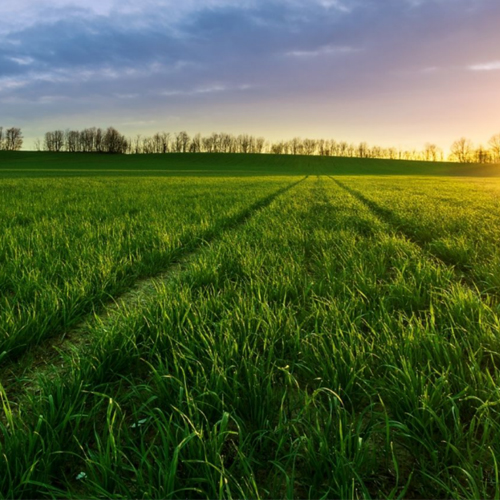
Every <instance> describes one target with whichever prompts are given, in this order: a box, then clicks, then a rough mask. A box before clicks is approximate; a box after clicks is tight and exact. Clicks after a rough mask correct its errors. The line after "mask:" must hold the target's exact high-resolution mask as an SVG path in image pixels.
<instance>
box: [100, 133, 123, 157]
mask: <svg viewBox="0 0 500 500" xmlns="http://www.w3.org/2000/svg"><path fill="white" fill-rule="evenodd" d="M102 143H103V148H102V150H103V152H105V153H110V154H117V153H124V152H125V151H126V150H127V139H126V138H125V136H123V135H121V134H120V132H118V130H116V129H115V128H113V127H108V128H107V129H106V132H105V133H104V136H103V140H102Z"/></svg>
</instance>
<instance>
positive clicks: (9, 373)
mask: <svg viewBox="0 0 500 500" xmlns="http://www.w3.org/2000/svg"><path fill="white" fill-rule="evenodd" d="M308 177H309V176H308V175H307V176H305V177H303V178H302V179H300V180H298V181H296V182H293V183H291V184H289V185H287V186H284V187H282V188H280V189H278V190H277V191H275V192H273V193H271V194H270V195H268V196H266V197H264V198H262V199H260V200H258V201H256V202H255V203H253V204H252V205H250V206H249V207H247V208H245V209H244V210H242V211H241V212H239V213H237V214H235V215H233V216H231V217H228V218H227V219H226V220H224V221H223V222H222V223H221V224H219V225H218V226H217V227H215V228H209V229H207V230H206V231H205V232H204V233H203V234H202V235H200V237H199V238H198V239H197V240H196V242H195V243H194V244H192V245H189V246H188V247H186V248H184V249H183V250H181V251H180V252H178V253H177V255H176V256H175V257H176V261H175V262H174V263H172V264H171V265H169V266H168V267H167V268H166V269H165V270H163V271H162V272H160V273H158V274H156V275H155V276H152V277H148V278H146V279H142V280H138V281H136V282H135V284H134V286H132V287H130V288H129V289H128V290H127V291H126V292H124V293H122V294H120V295H118V296H116V297H112V298H111V299H110V301H109V302H108V303H107V304H104V305H103V306H102V307H101V308H100V310H99V311H98V312H97V313H95V312H93V313H90V314H87V315H86V317H85V318H84V319H83V320H82V321H81V322H79V323H78V324H77V325H76V326H74V327H73V328H71V329H70V330H68V331H66V332H64V333H62V334H61V335H58V336H57V337H56V338H54V337H50V338H47V339H46V340H45V341H44V342H41V343H39V344H37V345H34V346H33V347H32V348H30V349H28V351H25V352H24V353H22V354H21V355H20V356H19V357H17V358H14V359H11V358H7V360H4V366H3V367H2V368H1V370H0V394H1V393H2V392H3V393H4V394H6V393H7V392H8V394H9V397H8V400H9V403H10V404H16V403H17V401H18V400H19V398H20V397H21V395H22V394H25V393H26V392H27V391H30V390H31V391H36V379H37V378H38V377H39V376H41V375H43V374H46V373H47V372H48V371H49V370H50V368H51V367H52V369H53V370H56V371H59V370H60V369H61V368H64V366H63V365H61V363H62V362H63V360H64V357H65V355H69V354H71V353H72V352H75V350H76V351H80V350H82V349H84V348H85V346H86V345H88V344H89V343H90V341H91V340H90V339H89V338H88V336H87V335H86V333H87V330H88V328H89V326H90V325H91V324H92V323H94V322H95V321H96V320H97V319H100V320H102V319H106V318H109V317H112V316H113V315H116V314H119V312H120V311H121V310H122V309H123V308H124V307H127V308H129V307H133V306H134V305H139V304H141V303H143V302H145V301H146V300H147V299H148V298H150V297H151V296H152V295H154V294H155V293H156V287H157V285H158V284H160V283H165V282H169V281H171V280H173V279H174V278H175V277H177V276H178V275H179V274H180V273H181V272H182V271H183V270H184V269H185V267H186V265H187V264H188V263H189V262H191V261H192V260H193V259H194V258H195V257H196V256H198V255H199V254H200V252H201V251H203V249H205V248H207V247H209V246H210V245H211V244H212V243H213V242H214V241H217V240H218V239H219V238H220V237H221V236H222V235H223V234H225V233H227V232H230V231H233V230H235V229H237V228H239V227H241V226H243V225H244V224H245V223H246V222H247V221H248V220H249V219H251V218H252V217H253V216H254V215H255V214H256V213H257V212H259V211H260V210H263V209H265V208H266V207H268V206H269V205H270V204H271V203H272V202H273V201H274V200H275V199H276V198H278V197H279V196H281V195H283V194H285V193H286V192H288V191H290V190H291V189H293V188H294V187H296V186H297V185H298V184H300V183H301V182H303V181H305V180H306V179H307V178H308ZM0 360H1V357H0ZM56 366H58V367H57V368H56Z"/></svg>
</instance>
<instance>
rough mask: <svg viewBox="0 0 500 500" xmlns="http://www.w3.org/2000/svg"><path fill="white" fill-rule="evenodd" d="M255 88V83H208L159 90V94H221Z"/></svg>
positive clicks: (167, 95)
mask: <svg viewBox="0 0 500 500" xmlns="http://www.w3.org/2000/svg"><path fill="white" fill-rule="evenodd" d="M252 88H253V85H249V84H244V85H208V86H205V87H197V88H194V89H188V90H180V89H174V90H164V91H162V92H159V95H161V96H164V97H173V96H190V95H203V94H220V93H222V92H232V91H245V90H250V89H252Z"/></svg>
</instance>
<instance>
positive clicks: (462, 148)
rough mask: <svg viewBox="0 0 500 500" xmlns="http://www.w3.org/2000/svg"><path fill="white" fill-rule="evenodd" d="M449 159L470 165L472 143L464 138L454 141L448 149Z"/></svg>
mask: <svg viewBox="0 0 500 500" xmlns="http://www.w3.org/2000/svg"><path fill="white" fill-rule="evenodd" d="M450 151H451V154H450V159H451V160H454V161H457V162H459V163H471V162H472V159H473V158H472V156H473V146H472V142H471V141H470V140H469V139H466V138H465V137H461V138H460V139H458V141H455V142H454V143H453V144H452V145H451V148H450Z"/></svg>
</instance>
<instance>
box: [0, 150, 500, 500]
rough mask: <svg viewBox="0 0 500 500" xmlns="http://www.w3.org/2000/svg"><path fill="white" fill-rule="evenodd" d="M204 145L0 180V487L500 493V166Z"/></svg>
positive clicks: (258, 493)
mask: <svg viewBox="0 0 500 500" xmlns="http://www.w3.org/2000/svg"><path fill="white" fill-rule="evenodd" d="M216 158H220V159H221V161H222V163H221V170H224V169H226V170H227V174H226V176H224V175H222V174H221V175H219V174H217V175H212V174H210V175H205V176H195V175H192V174H189V175H187V176H181V175H179V174H177V175H169V176H165V177H149V176H148V175H143V176H137V177H133V178H131V177H129V176H118V175H117V176H116V177H113V178H109V177H108V176H101V175H100V172H99V175H97V173H96V174H95V175H94V176H90V174H85V175H84V176H80V175H78V176H75V177H64V176H61V177H60V178H59V177H58V178H57V179H54V178H52V179H42V178H40V177H42V176H35V178H33V179H31V178H28V177H27V178H22V179H21V178H17V177H15V176H14V177H13V178H10V179H4V180H2V181H1V183H0V189H1V190H2V195H3V197H4V198H5V199H7V201H8V203H6V204H5V205H4V206H3V207H2V208H1V209H0V214H1V217H2V219H1V220H2V224H3V228H2V235H4V236H3V237H2V245H3V247H2V248H3V249H4V250H3V253H2V254H1V255H3V256H4V260H3V261H2V264H3V267H5V266H8V272H5V273H4V274H3V275H2V276H3V278H2V279H3V281H2V282H1V283H2V287H1V288H0V290H1V300H2V301H4V302H2V305H4V304H7V306H8V307H2V311H3V310H4V309H5V310H11V311H13V313H15V312H20V311H25V314H24V315H20V316H19V318H18V319H19V321H20V322H19V323H8V321H10V319H9V318H12V314H13V313H12V314H10V315H8V314H7V315H5V316H2V317H1V319H0V321H2V323H0V324H2V325H3V329H4V330H3V331H4V332H5V335H4V340H3V342H4V344H3V345H4V347H3V350H4V351H5V352H6V353H7V355H6V356H4V358H3V359H2V360H0V362H1V363H2V364H3V371H0V376H2V379H1V382H2V384H3V385H0V400H1V402H2V403H1V404H2V410H1V411H0V495H1V496H3V497H8V498H34V497H36V498H39V497H42V498H51V497H52V498H102V497H105V498H123V497H130V498H186V497H189V498H243V497H244V498H246V497H251V498H456V499H466V498H500V487H499V478H498V474H499V470H498V462H497V457H498V456H500V414H499V408H500V392H499V391H498V387H499V384H500V364H499V363H500V336H499V333H500V331H499V330H500V321H499V313H500V311H499V294H498V287H497V281H496V280H498V271H497V266H496V265H495V263H496V262H498V257H499V250H498V244H497V241H498V235H497V232H498V227H500V212H499V210H498V193H500V182H499V181H496V180H494V179H484V180H483V179H480V178H476V179H466V178H461V179H455V178H450V177H448V178H446V177H443V176H441V177H434V178H428V177H413V178H410V177H402V176H393V177H375V176H373V177H366V176H360V175H356V176H347V175H343V176H341V175H340V174H336V173H333V175H332V177H329V176H326V175H323V174H321V175H309V177H307V178H305V176H304V174H306V175H307V173H308V169H309V168H310V165H309V164H307V160H308V159H305V161H306V164H304V165H303V167H302V171H301V174H302V175H300V176H291V175H290V174H291V172H292V170H293V169H292V168H291V167H290V172H288V173H287V174H286V175H285V169H286V168H289V167H287V166H286V163H287V162H288V161H289V159H288V158H277V159H276V162H277V163H276V165H281V168H282V170H281V172H280V173H281V174H282V175H280V176H276V175H275V176H271V175H270V174H271V173H273V172H271V168H270V167H269V171H268V172H261V173H260V174H261V175H254V176H251V175H243V176H241V175H239V172H238V171H237V170H238V169H236V170H235V171H231V170H229V168H230V163H224V161H226V160H224V157H223V156H218V157H213V158H211V157H207V159H206V161H207V165H206V167H207V171H210V169H212V168H214V166H216V163H215V159H216ZM241 158H242V160H241V161H242V162H249V164H250V163H251V161H253V160H252V159H248V158H245V157H243V156H241ZM229 160H230V159H229V158H228V162H229ZM99 161H101V160H99ZM113 161H115V160H113ZM141 161H143V162H145V163H143V164H146V163H147V158H146V159H142V160H141ZM155 161H156V159H155V158H151V162H152V163H154V162H155ZM197 161H198V160H197ZM290 161H291V162H292V163H293V164H294V165H299V163H294V162H298V161H299V159H296V158H293V159H292V160H290ZM329 161H330V162H331V164H330V166H331V167H332V169H333V166H334V165H335V162H334V161H332V160H329ZM279 162H281V163H279ZM261 168H262V169H263V168H264V167H261ZM293 168H295V167H293ZM393 168H394V169H397V168H398V165H394V167H393ZM436 168H437V169H438V170H439V169H440V168H441V166H439V165H438V166H437V167H436ZM470 168H471V169H472V168H473V167H470ZM297 170H298V166H297ZM41 171H42V170H41ZM351 174H352V172H351ZM5 249H7V252H6V251H5ZM175 262H180V263H181V264H180V265H178V266H177V267H175V271H174V272H172V273H170V274H169V273H168V272H167V273H166V274H163V275H161V276H160V277H159V278H157V279H154V280H151V281H150V282H146V283H148V286H147V287H145V286H142V287H138V288H136V289H135V292H134V295H133V297H134V299H133V300H131V298H130V296H127V295H125V296H123V297H122V298H121V299H120V298H119V296H120V294H122V293H123V292H124V291H126V290H129V289H130V288H131V287H132V286H133V284H134V283H135V282H137V280H138V279H139V278H140V277H147V276H155V275H158V274H159V273H164V272H165V271H168V269H169V266H170V265H171V264H173V263H175ZM2 272H3V271H2ZM7 279H10V281H9V282H8V285H9V287H10V288H6V287H5V283H7V281H6V280H7ZM82 284H85V285H86V286H84V287H82ZM13 287H14V288H13ZM15 287H17V288H15ZM13 290H14V295H13ZM5 291H7V293H5ZM23 293H24V294H25V295H23ZM16 294H18V295H17V297H18V298H17V299H14V298H13V297H14V296H16ZM106 297H114V298H116V300H117V305H116V306H110V305H109V304H108V305H106ZM49 298H50V300H49ZM71 304H76V305H73V306H71V307H70V305H71ZM9 307H10V309H9ZM89 311H94V313H93V314H88V312H89ZM63 313H64V314H63ZM50 318H51V319H50ZM21 319H22V321H24V323H23V322H22V321H21ZM83 319H85V323H84V326H83V327H81V328H80V329H79V330H78V332H77V337H80V336H83V337H84V338H85V340H84V341H83V342H82V341H81V340H79V339H78V338H75V337H73V339H72V343H73V344H74V347H73V348H71V346H69V347H63V348H61V354H60V355H56V356H55V357H54V360H53V361H52V360H51V361H50V364H49V366H44V367H43V368H40V360H39V359H37V357H36V355H33V354H30V349H32V348H33V346H34V345H35V344H39V345H40V346H44V345H47V344H48V345H50V344H51V343H52V342H53V341H54V339H55V338H57V337H58V335H60V333H61V332H62V331H64V330H65V329H66V328H71V326H72V325H74V324H76V323H79V322H81V321H82V320H83ZM28 320H29V321H31V323H30V322H29V321H28ZM49 320H50V322H51V326H50V328H45V325H46V323H47V322H48V321H49ZM13 325H17V326H15V327H14V326H13ZM23 325H24V326H23ZM26 325H30V326H29V327H28V326H26ZM16 328H17V329H16ZM26 332H31V333H30V334H28V333H26ZM41 332H43V333H41ZM26 351H28V352H27V353H26ZM33 352H36V351H33ZM42 352H43V351H42ZM14 358H15V361H14Z"/></svg>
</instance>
